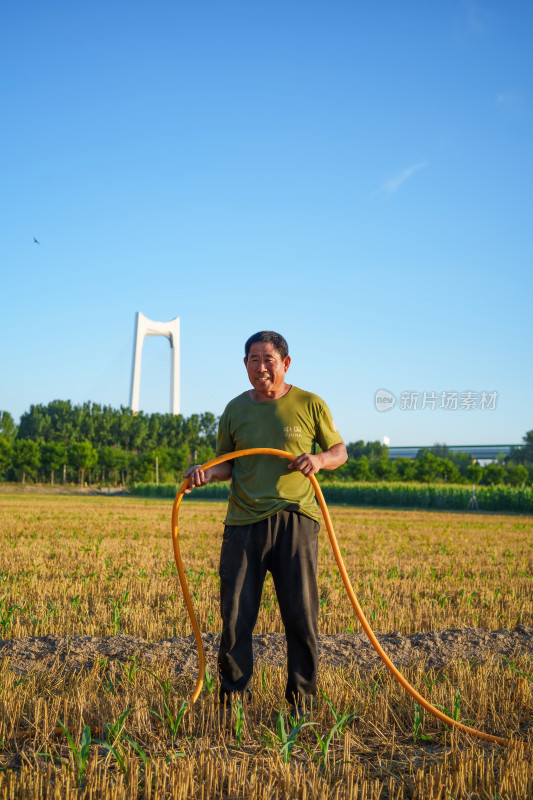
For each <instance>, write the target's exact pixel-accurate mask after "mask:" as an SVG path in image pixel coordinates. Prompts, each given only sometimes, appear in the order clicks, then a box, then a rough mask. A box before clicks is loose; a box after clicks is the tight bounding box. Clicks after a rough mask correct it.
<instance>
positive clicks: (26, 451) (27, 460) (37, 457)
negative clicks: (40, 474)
mask: <svg viewBox="0 0 533 800" xmlns="http://www.w3.org/2000/svg"><path fill="white" fill-rule="evenodd" d="M40 463H41V454H40V451H39V445H38V444H37V442H32V441H31V439H17V440H16V442H15V444H14V445H13V466H14V468H15V471H16V473H17V474H18V475H20V477H21V480H22V483H26V476H27V475H29V476H30V477H31V478H35V477H36V475H37V470H38V469H39V465H40Z"/></svg>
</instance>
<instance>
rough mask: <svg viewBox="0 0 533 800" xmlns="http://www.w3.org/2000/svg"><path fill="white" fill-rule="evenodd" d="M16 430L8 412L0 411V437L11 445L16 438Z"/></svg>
mask: <svg viewBox="0 0 533 800" xmlns="http://www.w3.org/2000/svg"><path fill="white" fill-rule="evenodd" d="M17 432H18V428H17V426H16V425H15V420H14V419H13V417H12V416H11V414H10V413H9V411H0V436H2V437H3V438H4V439H5V440H6V442H7V443H8V444H10V445H12V444H13V443H14V441H15V439H16V438H17Z"/></svg>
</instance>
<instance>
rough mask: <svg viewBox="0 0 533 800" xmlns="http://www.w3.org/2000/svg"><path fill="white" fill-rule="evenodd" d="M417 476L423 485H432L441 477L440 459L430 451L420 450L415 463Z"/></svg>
mask: <svg viewBox="0 0 533 800" xmlns="http://www.w3.org/2000/svg"><path fill="white" fill-rule="evenodd" d="M415 476H416V479H417V480H418V481H421V482H422V483H432V482H433V481H436V480H437V478H438V476H439V459H438V458H437V457H436V456H434V455H433V453H430V451H429V450H419V451H418V455H417V457H416V461H415Z"/></svg>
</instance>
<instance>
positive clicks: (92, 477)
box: [0, 400, 218, 485]
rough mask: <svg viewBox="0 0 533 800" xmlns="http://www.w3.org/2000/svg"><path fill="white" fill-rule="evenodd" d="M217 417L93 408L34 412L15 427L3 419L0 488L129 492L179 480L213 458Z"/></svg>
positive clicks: (57, 405)
mask: <svg viewBox="0 0 533 800" xmlns="http://www.w3.org/2000/svg"><path fill="white" fill-rule="evenodd" d="M217 424H218V420H217V418H216V417H215V415H214V414H212V413H210V412H205V413H203V414H192V415H191V416H190V417H183V416H182V415H181V414H179V415H174V414H145V413H143V412H138V413H135V414H134V413H133V412H132V411H131V409H129V408H125V407H123V406H121V407H120V409H115V408H111V407H110V406H101V405H99V404H97V403H84V404H83V405H73V404H72V403H71V402H70V401H69V400H54V401H52V402H51V403H49V404H48V405H46V406H45V405H32V406H30V410H29V411H27V412H25V413H24V414H23V415H22V416H21V418H20V422H19V425H18V426H17V425H15V422H14V420H13V418H12V417H11V415H10V414H9V413H8V412H7V411H0V480H4V481H6V480H7V481H22V482H23V483H24V482H25V481H27V480H31V481H42V480H46V481H50V482H51V483H52V484H53V483H56V482H58V481H60V482H63V483H70V482H80V483H84V482H86V481H87V482H90V483H104V484H114V485H116V484H120V483H121V484H123V485H125V484H128V483H131V482H134V481H147V482H152V481H155V480H157V479H158V480H159V481H161V482H165V481H176V480H178V481H179V480H180V478H181V476H182V474H183V471H184V470H185V469H186V468H187V467H188V466H189V464H190V463H192V462H193V461H194V462H203V461H206V460H207V459H209V458H211V457H212V456H213V455H214V452H215V449H214V448H215V446H216V434H217Z"/></svg>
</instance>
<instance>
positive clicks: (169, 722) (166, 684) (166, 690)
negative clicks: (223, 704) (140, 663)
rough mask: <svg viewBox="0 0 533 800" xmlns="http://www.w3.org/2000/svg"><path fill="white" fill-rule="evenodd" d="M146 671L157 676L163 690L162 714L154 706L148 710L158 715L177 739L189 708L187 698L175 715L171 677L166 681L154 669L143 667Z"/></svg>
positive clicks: (171, 736)
mask: <svg viewBox="0 0 533 800" xmlns="http://www.w3.org/2000/svg"><path fill="white" fill-rule="evenodd" d="M143 669H144V671H145V672H147V673H148V674H149V675H151V676H152V678H155V679H156V681H157V682H158V684H159V686H160V687H161V690H162V692H163V714H160V713H159V712H158V711H156V710H155V709H154V708H148V711H149V712H150V713H151V714H153V715H154V716H155V717H157V719H158V720H160V722H162V724H163V727H164V728H165V730H166V731H167V733H168V734H169V736H170V738H171V739H172V742H173V743H174V741H175V740H176V736H177V735H178V729H179V726H180V725H181V721H182V719H183V715H184V714H185V712H186V710H187V705H188V704H187V700H184V701H183V702H182V704H181V706H180V708H179V710H178V713H177V714H176V715H174V714H173V713H172V709H171V708H170V678H168V677H167V678H166V679H165V680H164V681H163V680H162V679H161V678H159V677H158V676H157V675H156V674H155V673H154V672H152V670H150V669H147V668H146V667H143Z"/></svg>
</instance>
